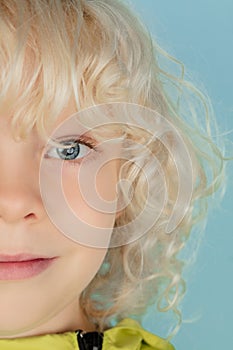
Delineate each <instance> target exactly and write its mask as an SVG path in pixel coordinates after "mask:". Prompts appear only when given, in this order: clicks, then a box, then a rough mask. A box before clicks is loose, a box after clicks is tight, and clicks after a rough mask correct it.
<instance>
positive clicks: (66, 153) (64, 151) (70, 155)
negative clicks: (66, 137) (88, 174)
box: [56, 141, 85, 160]
mask: <svg viewBox="0 0 233 350" xmlns="http://www.w3.org/2000/svg"><path fill="white" fill-rule="evenodd" d="M63 145H64V146H66V148H56V152H57V155H58V156H59V158H61V159H64V160H74V159H76V158H77V156H78V155H79V153H80V148H81V147H80V145H79V143H78V142H77V141H75V142H72V141H66V142H63ZM67 146H70V147H68V148H67ZM82 147H85V146H84V145H82Z"/></svg>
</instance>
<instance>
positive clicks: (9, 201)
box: [0, 182, 41, 223]
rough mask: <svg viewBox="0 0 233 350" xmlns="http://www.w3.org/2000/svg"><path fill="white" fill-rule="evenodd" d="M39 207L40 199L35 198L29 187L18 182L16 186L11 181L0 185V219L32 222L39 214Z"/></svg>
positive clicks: (11, 221)
mask: <svg viewBox="0 0 233 350" xmlns="http://www.w3.org/2000/svg"><path fill="white" fill-rule="evenodd" d="M2 185H3V184H2ZM40 207H41V204H40V199H39V198H35V196H34V195H33V193H32V192H31V191H30V189H29V187H26V186H23V185H22V184H19V182H18V186H17V187H16V186H15V185H14V186H12V183H11V184H10V183H8V184H7V185H6V184H5V185H3V186H0V220H3V221H4V222H6V223H15V222H18V221H25V222H26V221H27V222H34V221H36V220H38V219H39V218H40V216H41V209H40Z"/></svg>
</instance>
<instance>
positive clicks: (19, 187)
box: [0, 143, 44, 223]
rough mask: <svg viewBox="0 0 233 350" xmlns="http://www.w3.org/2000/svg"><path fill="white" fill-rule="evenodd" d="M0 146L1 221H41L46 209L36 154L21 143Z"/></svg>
mask: <svg viewBox="0 0 233 350" xmlns="http://www.w3.org/2000/svg"><path fill="white" fill-rule="evenodd" d="M8 146H9V145H8ZM0 149H1V151H2V152H1V153H2V156H1V157H0V222H5V223H16V222H25V223H26V222H27V223H33V222H36V221H38V220H39V219H41V217H42V216H43V214H44V209H43V203H42V200H41V196H40V190H39V170H38V168H39V166H37V164H36V162H35V161H34V158H35V157H34V158H33V154H32V152H31V151H28V147H26V145H23V146H22V145H20V144H19V143H18V144H15V145H14V146H12V144H11V146H10V148H5V149H4V150H3V149H2V145H1V147H0ZM29 150H30V147H29ZM30 153H31V155H30Z"/></svg>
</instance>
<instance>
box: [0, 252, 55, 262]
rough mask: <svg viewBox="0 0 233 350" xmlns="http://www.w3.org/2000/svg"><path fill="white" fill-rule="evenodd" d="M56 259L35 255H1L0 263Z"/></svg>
mask: <svg viewBox="0 0 233 350" xmlns="http://www.w3.org/2000/svg"><path fill="white" fill-rule="evenodd" d="M52 258H54V257H49V256H43V255H33V254H24V253H21V254H14V255H11V254H0V262H8V261H9V262H13V261H14V262H16V261H30V260H37V259H52Z"/></svg>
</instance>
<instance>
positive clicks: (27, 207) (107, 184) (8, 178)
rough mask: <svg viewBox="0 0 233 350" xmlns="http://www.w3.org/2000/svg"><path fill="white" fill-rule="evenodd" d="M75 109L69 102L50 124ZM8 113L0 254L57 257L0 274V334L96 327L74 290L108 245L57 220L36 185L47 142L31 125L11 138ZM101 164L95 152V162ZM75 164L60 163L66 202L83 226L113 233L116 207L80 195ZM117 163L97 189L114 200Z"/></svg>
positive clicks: (2, 124) (2, 120) (2, 131)
mask: <svg viewBox="0 0 233 350" xmlns="http://www.w3.org/2000/svg"><path fill="white" fill-rule="evenodd" d="M74 112H75V108H74V106H73V104H72V103H69V104H68V106H66V108H64V110H63V111H62V113H61V114H60V116H59V118H58V121H57V123H56V125H54V129H55V127H56V126H57V125H59V124H60V123H61V122H62V121H64V120H67V118H68V117H69V116H70V115H72V114H73V113H74ZM10 120H11V116H9V115H4V114H2V115H0V138H1V143H0V154H1V158H0V168H1V171H0V254H11V255H14V254H18V253H30V254H36V255H43V256H46V257H55V256H56V257H58V258H57V259H56V260H55V261H54V262H53V264H52V265H51V266H50V267H49V268H48V269H46V271H44V272H42V273H40V274H39V275H37V276H33V277H31V278H27V279H23V280H13V281H12V280H11V281H0V310H1V313H0V337H1V338H14V337H23V336H33V335H40V334H47V333H57V332H65V331H71V330H76V329H84V330H86V331H91V330H94V327H93V325H92V324H90V323H89V322H88V320H87V319H86V318H85V315H84V314H83V312H82V310H81V308H80V306H79V296H80V294H81V292H82V291H83V290H84V289H85V287H86V286H87V285H88V284H89V283H90V281H91V280H92V279H93V278H94V276H95V274H96V273H97V271H98V270H99V268H100V266H101V264H102V262H103V259H104V257H105V255H106V252H107V248H95V247H90V246H85V245H83V244H80V243H79V242H77V241H74V240H72V239H70V238H69V237H67V236H66V235H65V234H64V233H65V232H62V231H60V230H59V228H58V227H56V226H55V225H54V223H53V222H52V220H51V219H50V217H49V216H48V214H47V212H46V208H45V207H44V203H43V201H42V198H41V193H40V186H39V170H40V161H41V157H42V155H43V152H44V146H45V144H44V142H43V141H42V139H41V138H40V137H39V136H38V134H37V133H36V131H35V130H33V132H32V133H31V135H30V136H29V137H28V138H27V139H26V140H24V141H20V142H16V141H15V140H14V139H13V137H12V134H11V132H10V127H9V124H10ZM118 151H119V149H118V150H117V152H118ZM59 161H60V160H59V159H51V158H48V159H46V162H47V163H46V164H48V166H49V167H50V168H54V169H56V164H59ZM100 163H101V159H99V160H98V158H97V159H96V160H95V164H96V166H97V165H100ZM92 166H93V165H92ZM79 167H80V164H76V165H73V166H68V165H65V166H64V169H63V174H62V181H63V186H64V187H63V190H64V193H65V196H66V198H67V200H68V203H69V205H70V208H71V209H72V210H73V211H74V212H75V213H76V214H77V217H78V219H79V220H81V221H82V222H85V225H86V227H87V230H92V231H93V230H94V229H93V227H108V228H110V229H109V234H110V235H111V231H112V228H113V225H114V222H115V218H116V215H117V214H116V212H113V213H111V214H109V213H101V212H99V211H98V210H97V209H94V208H92V207H90V205H89V204H88V202H86V201H85V200H84V199H83V197H82V196H81V192H80V188H79V185H77V181H76V177H75V175H76V173H77V171H78V170H77V169H78V168H79ZM118 168H119V163H118V160H117V159H116V157H114V159H113V160H111V161H109V162H108V163H107V164H106V165H105V166H103V167H102V168H101V170H100V172H99V174H98V176H97V179H96V189H97V192H98V193H99V195H100V196H101V198H103V199H105V200H113V199H115V196H116V191H115V190H116V184H117V175H118V170H119V169H118ZM87 185H88V184H87ZM90 224H91V226H90ZM93 232H94V231H93Z"/></svg>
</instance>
